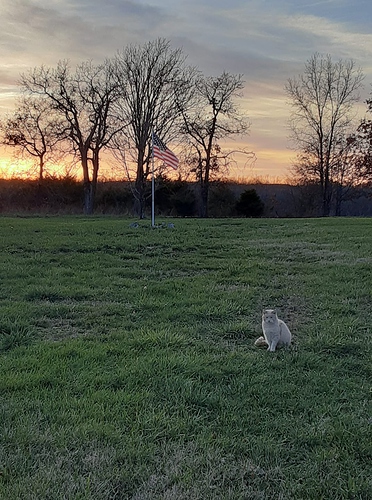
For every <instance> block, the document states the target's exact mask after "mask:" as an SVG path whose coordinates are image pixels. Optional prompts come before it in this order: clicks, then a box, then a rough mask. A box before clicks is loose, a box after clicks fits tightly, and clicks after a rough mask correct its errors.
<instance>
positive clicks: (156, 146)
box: [153, 134, 179, 170]
mask: <svg viewBox="0 0 372 500" xmlns="http://www.w3.org/2000/svg"><path fill="white" fill-rule="evenodd" d="M153 153H154V157H155V158H159V160H162V161H163V162H164V164H165V165H167V166H169V167H171V168H173V169H174V170H177V168H178V163H179V160H178V158H177V156H176V155H175V154H174V153H173V152H172V151H171V150H170V149H169V148H167V146H166V145H165V143H164V142H163V141H162V140H161V139H160V138H159V137H158V136H157V135H156V134H154V136H153Z"/></svg>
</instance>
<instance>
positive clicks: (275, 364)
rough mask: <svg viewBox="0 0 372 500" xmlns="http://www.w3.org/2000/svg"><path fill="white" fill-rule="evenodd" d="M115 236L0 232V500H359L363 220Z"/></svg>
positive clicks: (370, 235) (231, 223)
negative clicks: (276, 346)
mask: <svg viewBox="0 0 372 500" xmlns="http://www.w3.org/2000/svg"><path fill="white" fill-rule="evenodd" d="M132 222H133V221H131V220H129V219H122V218H111V217H97V218H94V217H93V218H83V217H50V218H37V217H29V218H16V217H12V218H11V217H2V218H0V280H1V287H0V298H1V300H0V412H1V413H0V421H1V432H0V439H1V443H0V498H1V499H5V500H18V499H21V500H26V499H27V500H28V499H35V500H43V499H48V500H59V499H71V500H75V499H84V500H86V499H87V500H88V499H92V500H93V499H94V500H101V499H102V500H103V499H120V500H121V499H136V500H140V499H141V500H145V499H146V500H147V499H151V500H152V499H174V500H180V499H185V500H186V499H187V500H197V499H200V500H208V499H270V500H273V499H275V500H277V499H283V500H284V499H285V500H286V499H288V500H289V499H291V500H292V499H293V500H300V499H306V500H311V499H314V500H322V499H330V500H337V499H370V498H371V496H372V473H371V470H372V469H371V463H372V460H371V459H372V439H371V435H372V432H371V431H372V415H371V394H372V391H371V323H372V321H371V320H372V300H371V299H372V280H371V263H372V256H371V249H372V219H358V218H355V219H348V218H339V219H335V218H329V219H292V220H290V219H219V220H195V219H183V220H178V219H177V220H166V221H164V223H162V224H160V222H162V221H160V220H159V221H157V222H159V226H158V227H157V228H154V229H153V228H151V227H150V223H149V222H148V221H142V222H140V223H139V225H138V227H135V225H134V224H133V223H132ZM264 307H275V308H277V310H278V314H279V317H281V318H282V319H283V320H284V321H286V323H287V324H288V326H289V327H290V329H291V331H292V333H293V336H294V340H293V344H292V346H291V347H290V348H289V349H281V350H278V351H277V352H275V353H269V352H267V351H266V350H265V349H260V348H257V347H255V346H254V341H255V339H256V338H257V337H258V336H260V334H261V327H260V323H261V311H262V309H263V308H264Z"/></svg>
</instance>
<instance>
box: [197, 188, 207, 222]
mask: <svg viewBox="0 0 372 500" xmlns="http://www.w3.org/2000/svg"><path fill="white" fill-rule="evenodd" d="M208 194H209V183H208V182H205V181H202V182H201V184H200V195H201V196H200V201H201V205H200V210H199V213H200V217H201V218H202V219H206V218H208Z"/></svg>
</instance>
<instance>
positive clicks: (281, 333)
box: [254, 309, 292, 352]
mask: <svg viewBox="0 0 372 500" xmlns="http://www.w3.org/2000/svg"><path fill="white" fill-rule="evenodd" d="M262 331H263V334H264V336H263V337H259V338H258V339H257V340H256V342H255V343H254V345H255V346H258V347H262V346H268V348H267V350H268V351H270V352H274V351H275V349H276V348H277V347H280V346H289V345H290V343H291V340H292V335H291V332H290V331H289V328H288V326H287V325H286V324H285V323H284V321H282V320H281V319H278V316H277V314H276V311H275V309H264V311H263V313H262Z"/></svg>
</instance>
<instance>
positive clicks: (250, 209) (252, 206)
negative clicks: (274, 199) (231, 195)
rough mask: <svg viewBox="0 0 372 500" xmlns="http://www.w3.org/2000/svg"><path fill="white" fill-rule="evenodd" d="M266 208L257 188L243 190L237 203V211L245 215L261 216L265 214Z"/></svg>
mask: <svg viewBox="0 0 372 500" xmlns="http://www.w3.org/2000/svg"><path fill="white" fill-rule="evenodd" d="M264 208H265V205H264V203H263V202H262V200H261V198H260V197H259V196H258V194H257V192H256V190H255V189H247V190H246V191H243V192H242V194H241V195H240V198H239V200H238V202H237V203H236V211H237V213H238V214H239V215H244V216H245V217H260V216H261V215H262V214H263V211H264Z"/></svg>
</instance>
